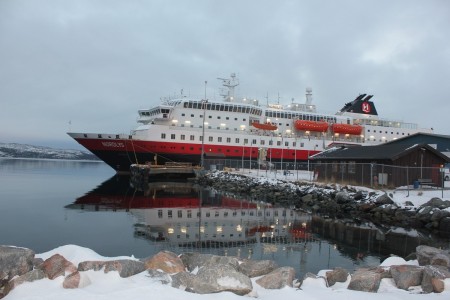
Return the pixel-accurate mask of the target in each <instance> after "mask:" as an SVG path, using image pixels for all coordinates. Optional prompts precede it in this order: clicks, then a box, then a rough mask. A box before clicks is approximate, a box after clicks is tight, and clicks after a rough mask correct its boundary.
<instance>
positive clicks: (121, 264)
mask: <svg viewBox="0 0 450 300" xmlns="http://www.w3.org/2000/svg"><path fill="white" fill-rule="evenodd" d="M102 268H104V272H105V273H108V272H111V271H117V272H119V276H120V277H123V278H125V277H130V276H133V275H136V274H138V273H141V272H143V271H145V264H144V263H143V262H141V261H137V260H132V259H120V260H111V261H83V262H80V263H79V264H78V271H88V270H94V271H100V270H101V269H102Z"/></svg>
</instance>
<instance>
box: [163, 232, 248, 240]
mask: <svg viewBox="0 0 450 300" xmlns="http://www.w3.org/2000/svg"><path fill="white" fill-rule="evenodd" d="M169 234H170V232H169ZM190 237H191V236H190V235H189V234H188V233H186V235H185V236H184V238H187V239H188V238H190ZM208 237H209V236H208V234H207V233H205V234H204V236H203V238H208ZM212 237H213V238H217V235H216V234H213V235H212ZM220 237H223V238H224V237H225V234H221V235H220ZM230 237H234V234H233V233H230ZM238 237H242V233H239V234H238ZM195 238H196V239H198V233H196V234H195ZM177 239H181V235H180V234H177Z"/></svg>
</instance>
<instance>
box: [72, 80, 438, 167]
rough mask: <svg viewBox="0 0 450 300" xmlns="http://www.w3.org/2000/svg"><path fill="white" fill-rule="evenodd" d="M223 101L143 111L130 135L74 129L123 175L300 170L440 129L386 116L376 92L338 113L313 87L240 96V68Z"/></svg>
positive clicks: (176, 100) (182, 102) (165, 102)
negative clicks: (300, 93) (137, 167)
mask: <svg viewBox="0 0 450 300" xmlns="http://www.w3.org/2000/svg"><path fill="white" fill-rule="evenodd" d="M219 80H221V81H222V85H223V86H224V87H225V90H226V92H225V93H223V95H222V96H223V99H221V100H211V99H206V93H205V97H204V98H203V99H196V98H193V97H189V96H185V95H183V94H181V95H180V96H179V97H170V98H163V99H161V101H160V103H159V104H158V105H156V106H153V107H151V108H149V109H140V110H138V119H137V122H138V125H137V127H136V128H135V129H134V130H132V131H131V132H130V133H129V134H119V133H88V132H85V133H83V132H81V133H79V132H77V133H76V132H69V133H68V134H69V135H70V136H71V137H72V138H74V139H75V140H76V141H77V142H78V143H80V144H81V145H82V146H84V147H85V148H86V149H88V150H89V151H91V152H92V153H94V154H95V155H96V156H98V157H99V158H100V159H101V160H103V161H104V162H106V163H107V164H108V165H109V166H111V167H112V168H113V169H115V170H116V171H117V172H128V171H129V168H130V165H131V164H158V165H160V164H164V163H166V162H183V163H186V162H188V163H192V164H193V165H200V166H205V161H206V160H210V159H216V160H221V161H222V162H223V163H224V165H227V166H230V167H236V168H238V167H242V168H245V167H252V166H255V164H256V167H272V166H274V165H275V164H278V165H279V164H281V169H282V170H286V169H295V168H297V167H298V163H301V162H305V161H307V160H308V159H309V157H310V156H312V155H314V154H316V153H319V152H321V151H323V150H325V149H328V148H330V147H335V146H339V145H355V146H365V145H376V144H380V143H385V142H388V141H392V140H395V139H398V138H401V137H405V136H408V135H411V134H414V133H417V132H426V133H431V132H432V129H424V128H419V127H418V125H417V124H414V123H406V122H403V121H398V120H386V119H382V118H380V117H379V116H378V112H377V110H376V107H375V104H374V102H373V100H372V97H373V95H367V94H360V95H358V96H357V97H356V98H355V99H354V100H352V101H350V102H347V103H345V104H344V106H343V107H342V108H341V109H340V110H339V111H338V112H337V113H335V114H325V113H320V112H318V111H317V110H316V106H315V105H314V104H313V103H312V89H311V88H307V89H306V100H305V102H304V103H296V102H294V101H292V102H291V103H289V104H286V105H282V104H280V103H276V104H270V103H268V102H267V103H266V104H264V105H263V104H262V103H260V101H259V100H257V99H250V98H239V97H236V96H235V93H234V91H235V87H236V86H238V85H239V80H238V79H237V78H236V75H235V74H234V73H233V74H231V76H230V77H229V78H219Z"/></svg>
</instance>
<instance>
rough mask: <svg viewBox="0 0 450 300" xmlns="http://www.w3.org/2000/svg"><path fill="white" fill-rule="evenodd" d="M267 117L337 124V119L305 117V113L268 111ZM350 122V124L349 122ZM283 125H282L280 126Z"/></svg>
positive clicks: (316, 116)
mask: <svg viewBox="0 0 450 300" xmlns="http://www.w3.org/2000/svg"><path fill="white" fill-rule="evenodd" d="M266 117H268V118H278V119H294V120H297V119H298V120H306V121H316V122H319V121H325V122H328V123H337V119H336V117H330V116H321V115H305V114H303V113H291V112H289V113H287V112H281V111H266ZM348 122H350V121H349V120H348ZM280 125H281V124H280Z"/></svg>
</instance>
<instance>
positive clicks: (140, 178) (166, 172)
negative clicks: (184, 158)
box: [130, 162, 202, 183]
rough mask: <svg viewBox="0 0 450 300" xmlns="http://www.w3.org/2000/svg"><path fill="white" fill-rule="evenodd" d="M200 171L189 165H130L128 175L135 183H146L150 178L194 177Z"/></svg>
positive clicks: (168, 163) (199, 168)
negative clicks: (129, 174)
mask: <svg viewBox="0 0 450 300" xmlns="http://www.w3.org/2000/svg"><path fill="white" fill-rule="evenodd" d="M201 170H202V168H201V167H199V166H193V165H192V164H191V163H176V162H166V163H165V164H164V165H154V164H150V163H147V164H132V165H131V166H130V173H131V177H132V181H133V182H135V183H147V182H148V180H149V179H150V178H152V177H155V178H156V177H160V176H163V177H185V178H189V177H195V176H197V174H199V173H200V171H201Z"/></svg>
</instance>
